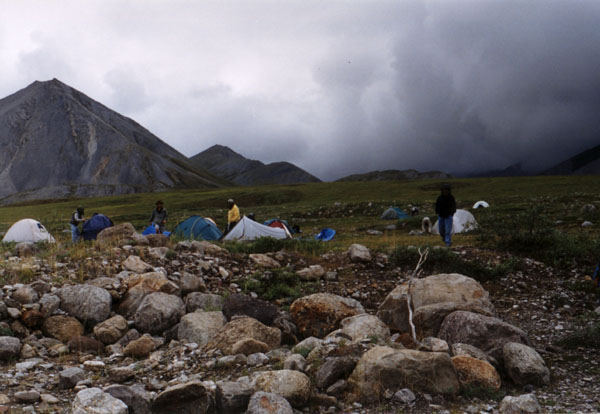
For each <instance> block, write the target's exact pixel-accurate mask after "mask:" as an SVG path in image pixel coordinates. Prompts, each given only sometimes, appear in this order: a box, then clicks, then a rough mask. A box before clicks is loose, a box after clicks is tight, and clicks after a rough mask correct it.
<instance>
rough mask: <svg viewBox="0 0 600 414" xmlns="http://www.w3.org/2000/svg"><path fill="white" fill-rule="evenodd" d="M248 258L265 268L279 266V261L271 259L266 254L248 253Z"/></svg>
mask: <svg viewBox="0 0 600 414" xmlns="http://www.w3.org/2000/svg"><path fill="white" fill-rule="evenodd" d="M250 260H252V261H253V262H254V263H255V264H257V265H258V266H261V267H267V268H278V267H281V265H280V264H279V262H278V261H277V260H275V259H271V258H270V257H269V256H267V255H266V254H260V253H254V254H251V255H250Z"/></svg>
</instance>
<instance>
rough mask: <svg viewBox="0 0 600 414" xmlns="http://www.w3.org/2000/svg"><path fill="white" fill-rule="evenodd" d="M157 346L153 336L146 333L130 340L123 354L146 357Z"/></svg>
mask: <svg viewBox="0 0 600 414" xmlns="http://www.w3.org/2000/svg"><path fill="white" fill-rule="evenodd" d="M155 348H156V344H155V343H154V341H153V340H152V338H151V337H150V336H149V335H144V336H142V337H141V338H138V339H135V340H133V341H131V342H129V343H128V344H127V346H126V347H125V349H124V350H123V354H124V355H125V356H130V357H133V358H146V357H147V356H148V355H150V352H152V351H154V349H155Z"/></svg>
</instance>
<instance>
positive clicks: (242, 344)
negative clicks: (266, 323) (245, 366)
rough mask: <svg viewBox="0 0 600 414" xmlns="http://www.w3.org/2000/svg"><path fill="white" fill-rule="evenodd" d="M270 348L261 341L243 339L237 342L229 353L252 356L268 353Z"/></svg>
mask: <svg viewBox="0 0 600 414" xmlns="http://www.w3.org/2000/svg"><path fill="white" fill-rule="evenodd" d="M270 349H271V348H270V347H269V345H267V344H266V343H264V342H262V341H258V340H256V339H254V338H243V339H240V340H239V341H237V342H236V343H235V344H233V346H232V347H231V353H232V354H233V355H239V354H243V355H252V354H256V353H264V352H268V351H269V350H270Z"/></svg>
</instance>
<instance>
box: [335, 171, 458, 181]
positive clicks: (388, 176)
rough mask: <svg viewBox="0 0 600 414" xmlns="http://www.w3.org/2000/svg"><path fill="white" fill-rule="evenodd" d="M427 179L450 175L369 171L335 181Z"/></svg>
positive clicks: (438, 172)
mask: <svg viewBox="0 0 600 414" xmlns="http://www.w3.org/2000/svg"><path fill="white" fill-rule="evenodd" d="M428 178H434V179H446V178H452V176H451V175H450V174H447V173H445V172H441V171H427V172H419V171H417V170H383V171H371V172H368V173H364V174H352V175H348V176H346V177H343V178H340V179H338V180H336V181H394V180H423V179H428Z"/></svg>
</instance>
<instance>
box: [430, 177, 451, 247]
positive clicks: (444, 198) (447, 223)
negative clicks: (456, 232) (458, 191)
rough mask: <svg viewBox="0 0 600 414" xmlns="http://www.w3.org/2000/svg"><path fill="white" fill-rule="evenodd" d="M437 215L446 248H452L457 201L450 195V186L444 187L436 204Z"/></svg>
mask: <svg viewBox="0 0 600 414" xmlns="http://www.w3.org/2000/svg"><path fill="white" fill-rule="evenodd" d="M435 213H436V214H437V215H438V218H439V226H438V228H439V231H440V236H441V237H442V240H443V241H444V243H446V246H448V247H450V245H451V244H452V218H453V216H454V213H456V200H455V199H454V196H453V195H452V194H451V193H450V184H444V185H442V194H440V196H439V197H438V198H437V201H436V202H435Z"/></svg>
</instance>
